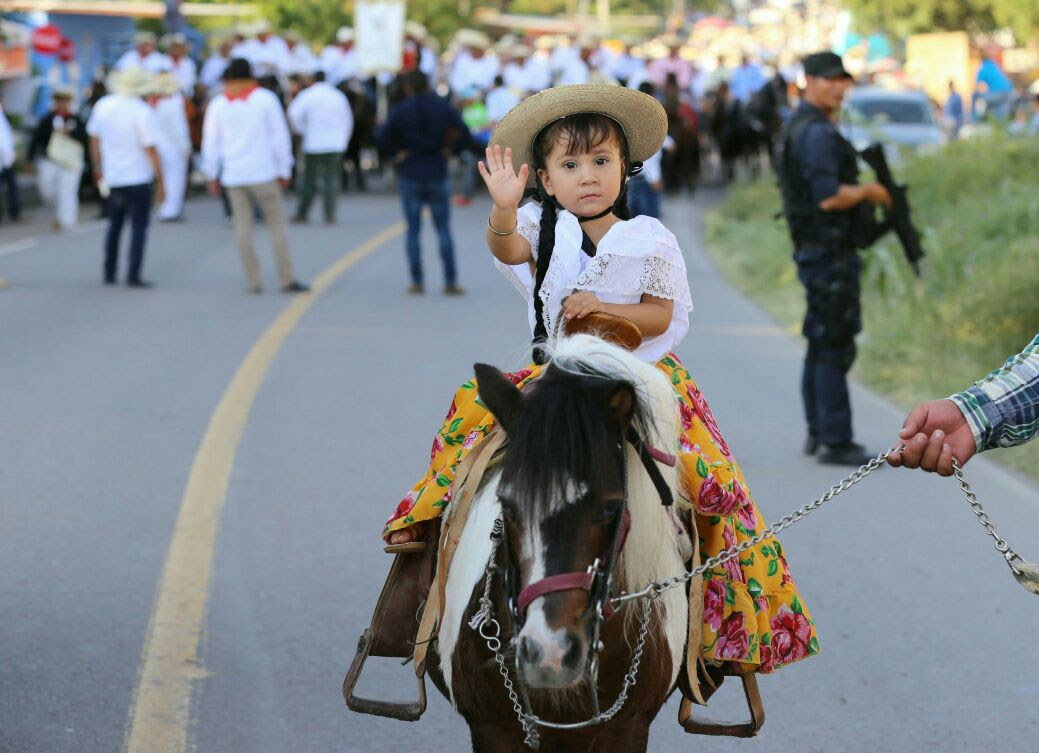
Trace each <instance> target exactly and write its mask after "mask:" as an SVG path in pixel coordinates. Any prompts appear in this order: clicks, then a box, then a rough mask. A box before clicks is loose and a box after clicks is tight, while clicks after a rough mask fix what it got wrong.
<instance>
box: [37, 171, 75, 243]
mask: <svg viewBox="0 0 1039 753" xmlns="http://www.w3.org/2000/svg"><path fill="white" fill-rule="evenodd" d="M79 178H80V172H79V171H78V170H66V169H65V168H63V167H59V166H58V165H56V164H54V163H53V162H51V161H50V160H49V159H41V160H40V164H39V180H40V182H39V188H40V194H41V195H42V196H43V198H44V200H45V201H46V202H47V203H48V204H50V205H51V206H53V207H54V209H55V213H56V214H57V218H58V224H59V225H61V227H63V228H67V227H72V226H73V225H75V224H76V220H77V219H78V218H79Z"/></svg>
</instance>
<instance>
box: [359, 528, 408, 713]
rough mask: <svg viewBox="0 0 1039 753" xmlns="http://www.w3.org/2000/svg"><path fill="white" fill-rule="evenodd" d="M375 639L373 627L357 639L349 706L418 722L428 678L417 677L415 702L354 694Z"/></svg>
mask: <svg viewBox="0 0 1039 753" xmlns="http://www.w3.org/2000/svg"><path fill="white" fill-rule="evenodd" d="M411 543H414V542H411ZM374 639H375V635H374V633H372V631H371V629H370V628H365V629H364V632H363V633H361V637H360V638H359V639H358V640H357V654H356V655H355V656H354V660H353V661H352V662H351V663H350V669H348V670H347V671H346V678H345V679H344V680H343V698H344V699H345V700H346V706H347V708H349V709H350V710H351V711H356V712H358V713H361V714H374V715H375V716H385V717H388V718H390V719H399V720H401V721H403V722H417V721H418V720H419V718H420V717H421V716H422V712H424V711H425V710H426V680H425V678H424V677H423V676H421V675H419V676H418V677H417V678H416V679H417V680H418V700H417V701H415V702H414V703H392V702H390V701H377V700H375V699H374V698H361V697H360V696H358V695H354V688H356V687H357V681H358V680H360V679H361V671H362V670H363V669H364V663H365V661H367V659H368V654H369V653H370V652H371V650H372V641H373V640H374Z"/></svg>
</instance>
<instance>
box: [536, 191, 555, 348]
mask: <svg viewBox="0 0 1039 753" xmlns="http://www.w3.org/2000/svg"><path fill="white" fill-rule="evenodd" d="M538 198H539V199H541V225H540V227H539V228H538V258H537V272H536V274H535V275H534V363H536V364H543V363H545V361H546V360H548V359H547V358H546V353H545V342H546V341H547V340H548V331H547V330H546V329H545V316H544V313H545V302H544V301H542V300H541V285H542V284H543V283H544V282H545V275H546V274H547V273H548V265H549V264H550V263H551V261H552V249H553V248H555V245H556V217H557V214H558V212H557V210H556V205H555V202H553V201H552V199H551V197H547V196H545V195H543V194H539V196H538Z"/></svg>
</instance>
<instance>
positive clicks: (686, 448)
mask: <svg viewBox="0 0 1039 753" xmlns="http://www.w3.org/2000/svg"><path fill="white" fill-rule="evenodd" d="M678 441H679V444H680V445H681V447H682V452H693V443H692V442H690V441H689V439H688V438H686V436H685V434H683V435H682V436H681V437H679V440H678Z"/></svg>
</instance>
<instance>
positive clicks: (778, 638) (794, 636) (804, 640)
mask: <svg viewBox="0 0 1039 753" xmlns="http://www.w3.org/2000/svg"><path fill="white" fill-rule="evenodd" d="M771 627H772V650H773V652H775V654H776V661H778V662H780V663H782V664H788V663H790V662H792V661H797V660H798V659H803V658H804V657H806V656H808V641H810V640H811V639H812V626H811V625H810V624H809V623H808V618H807V617H805V616H804V615H803V614H797V613H796V612H794V611H793V610H792V609H791V608H790V607H788V606H786V605H785V604H784V605H783V606H781V607H780V608H779V614H777V615H776V616H775V617H773V618H772V621H771Z"/></svg>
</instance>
